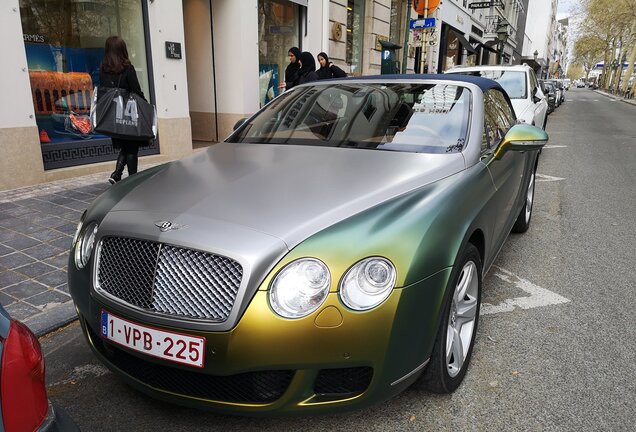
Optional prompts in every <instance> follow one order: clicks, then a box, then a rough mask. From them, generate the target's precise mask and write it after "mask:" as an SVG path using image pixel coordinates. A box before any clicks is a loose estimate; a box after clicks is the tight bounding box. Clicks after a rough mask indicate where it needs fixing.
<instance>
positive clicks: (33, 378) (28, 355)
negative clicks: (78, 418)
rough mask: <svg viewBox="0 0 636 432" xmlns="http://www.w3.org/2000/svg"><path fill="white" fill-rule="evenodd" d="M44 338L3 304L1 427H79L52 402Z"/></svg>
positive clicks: (9, 431) (11, 430)
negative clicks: (46, 367) (47, 375)
mask: <svg viewBox="0 0 636 432" xmlns="http://www.w3.org/2000/svg"><path fill="white" fill-rule="evenodd" d="M44 372H45V366H44V356H43V354H42V349H41V348H40V342H39V341H38V339H37V338H36V337H35V335H34V334H33V332H31V330H29V328H28V327H27V326H25V325H24V324H22V323H21V322H19V321H16V320H14V319H11V317H10V316H9V314H8V313H7V311H6V310H5V309H4V308H3V307H2V305H0V383H1V384H2V386H1V387H2V390H1V392H0V401H1V403H2V410H0V430H1V431H3V432H22V431H41V432H44V431H51V432H52V431H78V430H79V429H78V428H77V426H76V425H75V423H73V421H72V420H71V419H70V417H69V416H68V415H67V414H66V413H65V412H64V411H63V410H61V409H60V408H56V407H54V406H53V405H51V403H50V402H49V400H48V398H47V394H46V386H45V381H44V379H45V376H44Z"/></svg>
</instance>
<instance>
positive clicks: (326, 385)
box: [314, 366, 373, 400]
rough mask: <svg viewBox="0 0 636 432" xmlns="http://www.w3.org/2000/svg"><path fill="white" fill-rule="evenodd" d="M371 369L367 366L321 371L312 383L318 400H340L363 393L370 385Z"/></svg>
mask: <svg viewBox="0 0 636 432" xmlns="http://www.w3.org/2000/svg"><path fill="white" fill-rule="evenodd" d="M372 378H373V368H372V367H368V366H362V367H350V368H340V369H322V370H321V371H320V372H319V373H318V376H317V377H316V381H315V383H314V393H316V396H317V397H318V399H325V400H327V399H335V398H337V399H340V398H343V397H351V396H355V395H358V394H361V393H363V392H364V391H365V390H366V389H367V388H368V387H369V384H371V379H372Z"/></svg>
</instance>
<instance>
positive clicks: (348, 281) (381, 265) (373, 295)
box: [340, 257, 396, 311]
mask: <svg viewBox="0 0 636 432" xmlns="http://www.w3.org/2000/svg"><path fill="white" fill-rule="evenodd" d="M395 279H396V272H395V267H394V266H393V264H392V263H391V262H390V261H389V260H387V259H385V258H380V257H371V258H365V259H363V260H362V261H359V262H357V263H356V264H354V266H353V267H351V268H350V269H349V271H347V273H346V274H345V275H344V277H343V278H342V282H341V283H340V298H341V299H342V302H343V303H344V304H345V305H347V307H349V308H351V309H354V310H360V311H363V310H368V309H371V308H374V307H376V306H377V305H379V304H380V303H382V302H383V301H384V300H386V299H387V297H389V294H391V290H393V287H394V286H395Z"/></svg>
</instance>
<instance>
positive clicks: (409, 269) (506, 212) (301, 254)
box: [68, 75, 548, 415]
mask: <svg viewBox="0 0 636 432" xmlns="http://www.w3.org/2000/svg"><path fill="white" fill-rule="evenodd" d="M547 139H548V137H547V135H546V133H545V132H544V131H543V130H541V129H540V128H537V127H534V126H531V125H529V124H517V121H516V118H515V115H514V111H513V108H512V105H511V103H510V99H509V98H508V95H507V94H506V93H505V92H504V91H503V89H502V88H501V87H500V85H499V84H498V83H497V82H495V81H492V80H489V79H485V78H481V77H472V76H462V75H408V76H407V75H394V76H387V75H383V76H374V77H365V78H355V79H351V78H348V79H342V80H331V81H326V80H325V81H320V82H317V83H309V84H306V85H302V86H298V87H296V88H294V89H292V90H290V91H287V92H285V93H283V94H282V95H281V96H279V97H277V98H276V99H274V100H273V101H271V102H270V103H269V104H267V105H266V106H264V107H263V108H262V109H261V110H260V111H258V112H257V113H256V114H255V115H253V116H252V117H251V118H248V119H246V120H244V121H243V122H239V123H238V124H237V126H236V129H235V131H234V132H233V133H232V134H231V135H230V136H229V138H228V139H227V140H226V141H225V142H222V143H219V144H216V145H214V146H212V147H210V148H209V149H207V150H205V151H203V152H199V153H196V154H193V155H191V156H189V157H186V158H184V159H182V160H179V161H175V162H171V163H168V164H165V165H161V166H156V167H153V168H150V169H147V170H145V171H143V172H140V173H138V174H135V175H133V176H131V177H129V178H127V179H125V180H124V181H121V182H119V183H117V184H115V185H114V186H112V187H111V188H110V189H109V190H107V191H106V192H105V193H104V194H102V195H101V196H100V197H98V198H97V200H96V201H95V202H94V203H93V204H92V205H91V206H90V207H89V208H88V209H87V210H86V212H85V213H84V214H83V216H82V218H81V221H80V223H79V226H78V229H77V234H76V236H75V239H74V241H73V246H72V250H71V254H70V259H69V268H68V278H69V289H70V292H71V294H72V297H73V300H74V302H75V305H76V307H77V312H78V315H79V320H80V323H81V326H82V329H83V332H84V334H85V336H86V339H87V341H88V343H89V345H90V347H91V349H92V350H93V351H94V353H95V355H96V356H97V357H98V358H99V359H100V360H101V361H102V362H103V363H104V364H105V365H106V366H108V367H109V368H110V369H111V370H112V371H113V372H114V373H115V374H117V375H118V376H120V377H121V378H123V379H124V380H125V381H126V382H128V383H129V384H130V385H131V386H133V387H135V388H137V389H139V390H141V391H142V392H145V393H147V394H149V395H151V396H153V397H156V398H159V399H164V400H168V401H172V402H175V403H179V404H184V405H191V406H197V407H202V408H209V409H212V410H216V411H220V412H228V413H235V414H252V415H258V414H269V415H284V414H301V415H302V414H310V413H325V412H335V411H338V410H343V409H351V408H358V407H364V406H368V405H370V404H372V403H376V402H379V401H382V400H385V399H387V398H389V397H391V396H392V395H395V394H397V393H399V392H400V391H402V390H404V389H406V388H407V387H408V386H409V385H411V384H412V383H414V382H415V381H417V380H420V383H421V385H422V386H424V387H426V388H428V389H430V390H431V391H434V392H441V393H449V392H452V391H454V390H455V389H456V388H457V387H458V386H459V385H460V383H461V382H462V379H463V378H464V376H465V374H466V371H467V369H468V365H469V362H470V358H471V353H472V350H473V344H474V341H475V335H476V332H477V324H478V320H479V307H480V298H481V292H482V278H483V275H484V273H485V272H486V271H487V270H488V269H489V267H490V266H491V265H492V263H493V261H494V260H495V258H496V255H497V252H498V251H499V250H500V248H501V246H502V244H503V243H504V241H505V240H506V238H507V236H508V234H509V233H510V232H511V231H515V232H524V231H526V230H527V229H528V226H529V224H530V219H531V215H532V204H533V200H534V186H535V171H536V167H537V162H538V159H537V158H538V153H539V150H540V149H541V147H542V146H543V145H544V144H545V143H546V141H547Z"/></svg>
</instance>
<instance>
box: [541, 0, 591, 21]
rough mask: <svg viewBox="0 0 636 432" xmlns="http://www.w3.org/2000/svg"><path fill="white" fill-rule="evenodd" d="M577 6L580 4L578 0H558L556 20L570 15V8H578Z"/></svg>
mask: <svg viewBox="0 0 636 432" xmlns="http://www.w3.org/2000/svg"><path fill="white" fill-rule="evenodd" d="M530 1H532V0H530ZM579 4H581V2H580V1H579V0H559V3H558V9H557V19H561V18H563V17H566V16H568V15H570V11H571V10H572V6H578V5H579Z"/></svg>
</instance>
